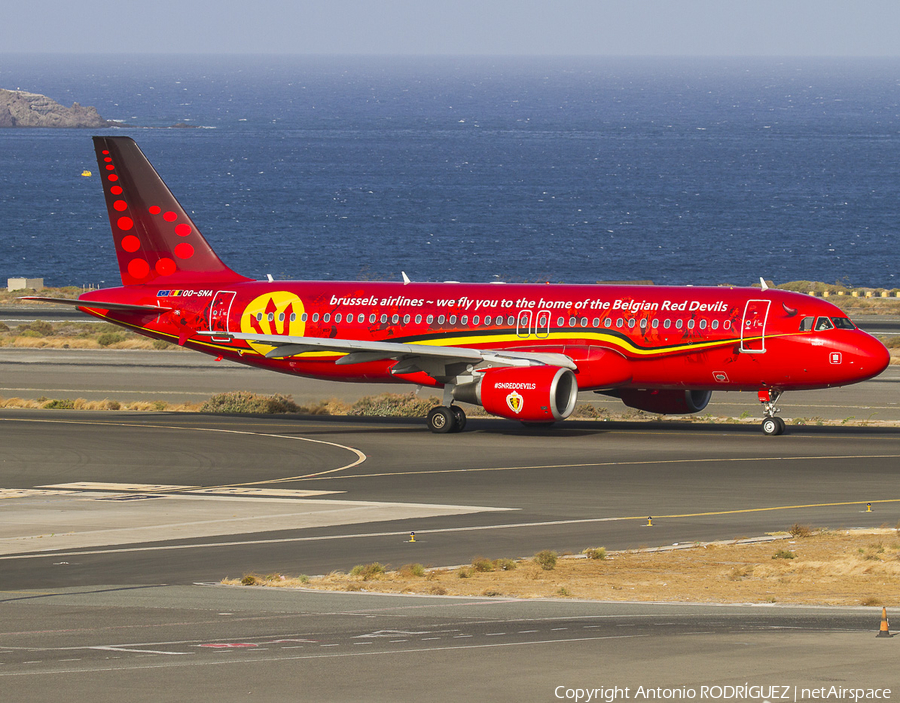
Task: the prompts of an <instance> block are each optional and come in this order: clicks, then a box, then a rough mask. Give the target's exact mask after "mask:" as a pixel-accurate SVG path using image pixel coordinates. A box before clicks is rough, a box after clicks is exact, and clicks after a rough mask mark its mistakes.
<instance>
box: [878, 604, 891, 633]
mask: <svg viewBox="0 0 900 703" xmlns="http://www.w3.org/2000/svg"><path fill="white" fill-rule="evenodd" d="M889 627H890V623H889V622H888V617H887V608H882V609H881V627H880V628H879V629H878V637H891V631H890V629H889Z"/></svg>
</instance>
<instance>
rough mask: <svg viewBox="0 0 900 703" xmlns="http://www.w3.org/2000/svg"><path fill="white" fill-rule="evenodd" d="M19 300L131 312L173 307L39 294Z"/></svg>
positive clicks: (161, 310) (163, 309)
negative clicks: (45, 296) (48, 296)
mask: <svg viewBox="0 0 900 703" xmlns="http://www.w3.org/2000/svg"><path fill="white" fill-rule="evenodd" d="M19 300H36V301H37V302H39V303H59V304H61V305H74V306H76V307H79V308H91V309H92V310H127V311H129V312H152V313H154V314H157V313H161V312H168V311H169V310H172V308H164V307H162V306H161V305H134V304H132V303H112V302H107V301H103V300H77V299H74V298H44V297H42V296H39V295H25V296H22V297H21V298H19Z"/></svg>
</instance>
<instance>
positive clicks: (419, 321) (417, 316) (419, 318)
mask: <svg viewBox="0 0 900 703" xmlns="http://www.w3.org/2000/svg"><path fill="white" fill-rule="evenodd" d="M416 324H417V325H421V324H422V316H421V315H416Z"/></svg>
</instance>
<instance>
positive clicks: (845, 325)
mask: <svg viewBox="0 0 900 703" xmlns="http://www.w3.org/2000/svg"><path fill="white" fill-rule="evenodd" d="M831 321H832V322H833V323H834V326H835V327H837V328H838V329H839V330H855V329H856V325H854V324H853V323H852V322H850V320H849V318H846V317H832V318H831Z"/></svg>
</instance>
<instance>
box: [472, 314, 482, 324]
mask: <svg viewBox="0 0 900 703" xmlns="http://www.w3.org/2000/svg"><path fill="white" fill-rule="evenodd" d="M480 319H481V318H480V317H479V316H478V315H476V316H475V317H473V318H472V326H473V327H478V321H479V320H480Z"/></svg>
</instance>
